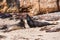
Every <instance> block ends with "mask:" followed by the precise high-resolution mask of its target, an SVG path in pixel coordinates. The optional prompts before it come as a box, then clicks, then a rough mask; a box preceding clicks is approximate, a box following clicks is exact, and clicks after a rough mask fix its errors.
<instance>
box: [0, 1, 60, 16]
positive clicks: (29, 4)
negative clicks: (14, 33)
mask: <svg viewBox="0 0 60 40" xmlns="http://www.w3.org/2000/svg"><path fill="white" fill-rule="evenodd" d="M59 6H60V1H59V0H0V12H3V13H5V12H8V13H13V12H16V13H17V12H19V13H20V12H21V11H25V12H26V11H29V15H31V16H33V15H36V14H40V13H49V12H54V11H58V9H59Z"/></svg>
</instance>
